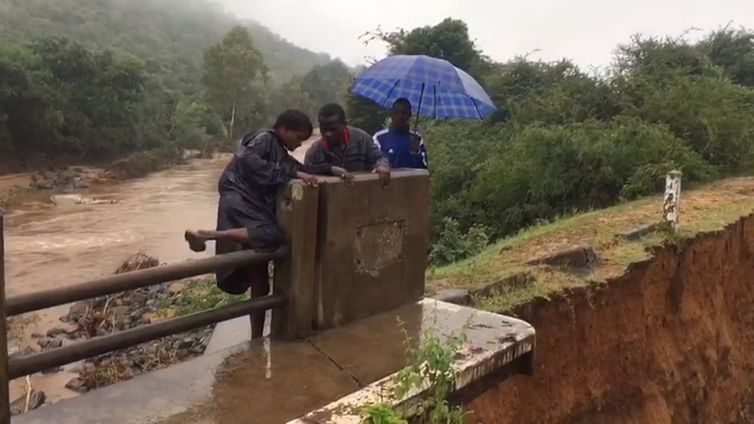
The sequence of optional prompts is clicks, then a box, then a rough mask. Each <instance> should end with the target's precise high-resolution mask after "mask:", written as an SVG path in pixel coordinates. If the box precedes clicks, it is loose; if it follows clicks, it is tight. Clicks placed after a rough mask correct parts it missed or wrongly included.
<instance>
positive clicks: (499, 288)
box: [470, 272, 536, 298]
mask: <svg viewBox="0 0 754 424" xmlns="http://www.w3.org/2000/svg"><path fill="white" fill-rule="evenodd" d="M535 281H536V279H535V278H534V276H533V275H532V274H531V273H528V272H520V273H517V274H513V275H511V276H508V277H505V278H503V279H501V280H498V281H495V282H493V283H490V284H487V285H485V286H483V287H480V288H478V289H473V290H471V293H470V294H471V297H472V298H483V297H489V296H493V295H495V294H499V293H505V292H508V291H512V290H516V289H521V288H524V287H526V286H530V285H532V284H534V282H535Z"/></svg>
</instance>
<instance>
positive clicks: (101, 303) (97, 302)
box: [92, 296, 107, 309]
mask: <svg viewBox="0 0 754 424" xmlns="http://www.w3.org/2000/svg"><path fill="white" fill-rule="evenodd" d="M106 303H107V296H101V297H96V298H94V299H92V308H94V309H101V308H104V307H105V304H106Z"/></svg>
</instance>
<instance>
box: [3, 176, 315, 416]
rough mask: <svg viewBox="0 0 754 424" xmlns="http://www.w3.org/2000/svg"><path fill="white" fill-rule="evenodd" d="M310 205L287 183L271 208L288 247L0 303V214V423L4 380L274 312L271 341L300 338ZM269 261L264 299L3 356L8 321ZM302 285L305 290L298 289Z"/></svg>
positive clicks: (307, 195) (305, 193) (309, 268)
mask: <svg viewBox="0 0 754 424" xmlns="http://www.w3.org/2000/svg"><path fill="white" fill-rule="evenodd" d="M317 200H318V198H317V191H316V189H311V188H309V187H304V186H303V185H302V184H301V183H300V182H293V183H290V184H289V185H288V187H287V190H286V191H285V192H284V193H283V195H282V196H280V198H279V202H278V208H279V209H278V210H279V218H280V224H281V227H282V228H283V229H284V230H285V231H286V233H288V234H290V235H292V237H291V242H290V243H288V245H287V246H285V247H283V248H280V249H278V250H275V251H272V252H265V253H259V252H255V251H248V250H247V251H238V252H233V253H228V254H224V255H218V256H214V257H211V258H203V259H198V260H192V261H187V262H183V263H178V264H172V265H167V266H162V267H156V268H149V269H144V270H138V271H132V272H127V273H123V274H117V275H113V276H108V277H103V278H98V279H95V280H90V281H86V282H83V283H78V284H74V285H69V286H64V287H59V288H56V289H52V290H46V291H41V292H36V293H29V294H24V295H18V296H12V297H10V298H7V299H6V298H5V283H6V281H5V269H4V264H5V254H4V253H5V252H4V234H3V231H4V219H3V216H2V215H1V214H0V424H9V423H10V406H9V394H10V393H9V388H8V384H9V382H10V380H13V379H15V378H18V377H23V376H25V375H30V374H34V373H37V372H40V371H42V370H45V369H49V368H53V367H58V366H61V365H65V364H69V363H72V362H76V361H79V360H82V359H86V358H89V357H92V356H96V355H101V354H104V353H108V352H111V351H114V350H118V349H124V348H128V347H130V346H133V345H137V344H140V343H144V342H148V341H150V340H154V339H158V338H161V337H165V336H169V335H172V334H177V333H182V332H185V331H189V330H193V329H196V328H201V327H204V326H207V325H211V324H215V323H218V322H222V321H227V320H230V319H233V318H237V317H241V316H244V315H250V314H252V313H255V312H264V311H266V310H268V309H274V310H276V311H278V312H279V313H278V312H275V313H273V322H272V328H271V329H272V333H273V335H274V336H278V337H283V338H293V337H296V336H303V335H306V334H307V333H308V332H309V331H311V316H312V315H311V314H312V306H311V304H310V301H311V295H310V294H309V296H308V297H306V296H302V295H305V294H307V290H308V291H311V290H312V289H311V288H310V287H309V286H311V285H312V281H313V275H314V263H313V260H314V255H313V250H312V249H313V246H314V244H315V242H314V237H316V211H317ZM309 250H311V251H309ZM269 261H275V264H276V270H277V272H275V284H274V292H273V293H272V294H271V295H267V296H263V297H259V298H256V299H250V300H247V301H243V302H240V303H235V304H232V305H227V306H223V307H220V308H216V309H212V310H207V311H204V312H199V313H195V314H191V315H187V316H183V317H179V318H173V319H169V320H166V321H161V322H158V323H153V324H147V325H144V326H141V327H138V328H134V329H131V330H126V331H121V332H118V333H113V334H110V335H106V336H102V337H95V338H91V339H89V340H86V341H83V342H79V343H74V344H71V345H67V346H62V347H59V348H56V349H51V350H48V351H44V352H37V353H32V354H28V355H22V356H19V357H13V358H10V360H9V358H8V349H7V347H8V331H7V330H8V329H7V318H8V317H12V316H16V315H21V314H24V313H28V312H34V311H39V310H42V309H45V308H50V307H55V306H60V305H65V304H69V303H72V302H78V301H83V300H88V299H92V298H96V297H100V296H106V295H110V294H114V293H118V292H122V291H126V290H134V289H138V288H141V287H148V286H153V285H157V284H163V283H167V282H170V281H174V280H180V279H184V278H189V277H196V276H200V275H204V274H208V273H212V272H216V271H222V270H226V269H232V268H235V267H239V266H244V267H246V266H249V265H258V264H266V263H268V262H269ZM302 281H305V282H308V284H302V283H301V282H302ZM300 296H302V297H300Z"/></svg>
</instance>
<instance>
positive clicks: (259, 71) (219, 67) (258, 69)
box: [203, 26, 267, 138]
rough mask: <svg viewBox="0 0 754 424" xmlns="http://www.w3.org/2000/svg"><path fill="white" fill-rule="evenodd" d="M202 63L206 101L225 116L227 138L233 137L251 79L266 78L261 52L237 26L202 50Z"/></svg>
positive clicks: (250, 96) (251, 94)
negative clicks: (237, 113) (216, 42)
mask: <svg viewBox="0 0 754 424" xmlns="http://www.w3.org/2000/svg"><path fill="white" fill-rule="evenodd" d="M204 66H205V75H204V78H203V82H204V85H205V87H206V89H207V94H208V97H209V100H210V103H211V104H212V105H213V106H214V107H215V109H216V110H217V111H218V112H219V113H221V114H222V115H223V116H226V117H228V121H229V125H228V137H229V138H233V133H234V131H233V130H234V127H235V124H236V112H237V110H238V108H239V107H243V106H248V102H249V101H250V100H253V98H254V88H255V85H254V84H255V82H257V81H258V80H260V79H264V78H266V74H267V69H266V67H265V65H264V61H263V59H262V55H261V54H260V53H259V51H257V49H255V48H254V43H253V42H252V40H251V35H250V34H249V31H248V30H247V29H246V28H244V27H241V26H237V27H234V28H233V29H232V30H230V32H229V33H228V34H227V35H226V36H225V37H224V38H223V40H222V42H221V43H219V44H217V45H214V46H212V47H209V48H208V49H206V50H205V51H204ZM247 112H250V111H249V110H248V109H247Z"/></svg>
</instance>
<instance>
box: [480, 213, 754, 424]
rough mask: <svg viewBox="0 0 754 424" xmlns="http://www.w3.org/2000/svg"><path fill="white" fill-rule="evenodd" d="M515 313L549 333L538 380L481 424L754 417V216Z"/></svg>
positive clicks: (501, 391)
mask: <svg viewBox="0 0 754 424" xmlns="http://www.w3.org/2000/svg"><path fill="white" fill-rule="evenodd" d="M514 313H515V315H518V316H520V317H522V318H523V319H526V320H527V321H529V322H530V323H532V324H533V325H534V326H535V328H536V329H537V343H538V346H537V348H536V359H535V362H536V364H535V373H534V376H533V377H525V376H521V377H515V378H513V379H510V380H507V381H505V382H503V383H502V384H501V385H500V386H498V387H496V388H493V389H491V390H489V391H488V392H486V393H485V394H484V395H482V396H481V397H479V398H477V399H476V400H474V401H473V402H472V403H471V404H469V405H468V409H470V410H472V411H473V415H472V419H470V420H469V422H471V423H484V424H494V423H537V424H542V423H611V424H612V423H658V424H664V423H754V216H750V217H748V218H744V219H742V220H741V221H739V222H738V223H736V224H734V225H731V226H728V227H727V228H726V229H725V230H724V231H719V232H715V233H707V234H704V235H700V236H698V237H696V238H695V239H694V240H693V241H690V242H687V243H685V244H683V245H682V246H668V247H665V248H658V249H657V250H656V251H655V252H654V258H653V259H651V260H648V261H645V262H642V263H638V264H634V265H632V266H630V267H629V269H628V271H627V272H626V273H625V274H624V275H623V276H621V277H618V278H615V279H613V280H611V281H609V283H608V284H607V285H606V286H601V287H599V288H595V287H593V288H583V289H576V290H573V291H571V292H570V293H568V294H567V295H565V296H563V297H559V298H555V299H551V300H549V301H545V300H542V301H536V302H533V303H531V304H529V305H526V306H525V307H522V308H518V309H517V310H516V311H514Z"/></svg>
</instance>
